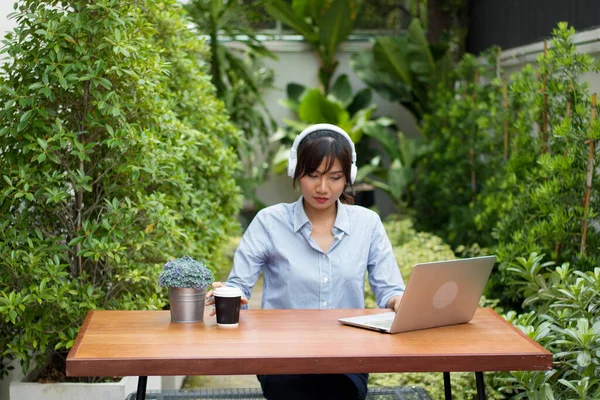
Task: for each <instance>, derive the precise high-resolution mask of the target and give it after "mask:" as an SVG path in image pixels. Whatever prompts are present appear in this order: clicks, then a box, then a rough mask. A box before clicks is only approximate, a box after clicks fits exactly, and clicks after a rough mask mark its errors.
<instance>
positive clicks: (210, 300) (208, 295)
mask: <svg viewBox="0 0 600 400" xmlns="http://www.w3.org/2000/svg"><path fill="white" fill-rule="evenodd" d="M221 286H225V284H224V283H223V282H213V284H212V288H213V289H216V288H218V287H221ZM213 292H214V290H210V291H208V293H206V306H212V305H214V304H215V297H214V296H213ZM240 304H242V305H243V304H248V299H247V298H245V297H244V296H242V298H241V299H240ZM216 313H217V310H216V309H214V308H213V309H212V310H211V311H210V314H209V315H208V316H209V317H212V316H213V315H215V314H216Z"/></svg>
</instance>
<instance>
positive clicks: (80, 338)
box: [67, 310, 108, 361]
mask: <svg viewBox="0 0 600 400" xmlns="http://www.w3.org/2000/svg"><path fill="white" fill-rule="evenodd" d="M106 311H108V310H106ZM95 313H96V310H90V311H88V313H87V315H86V316H85V319H84V320H83V325H81V329H80V330H79V332H78V333H77V337H76V338H75V342H74V343H73V347H71V350H70V351H69V354H68V355H67V361H72V360H74V359H75V356H76V354H77V352H78V351H79V347H80V346H81V342H82V341H83V337H84V336H85V332H86V331H87V329H88V327H89V326H90V323H91V322H92V318H93V316H94V314H95Z"/></svg>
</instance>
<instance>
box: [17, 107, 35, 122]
mask: <svg viewBox="0 0 600 400" xmlns="http://www.w3.org/2000/svg"><path fill="white" fill-rule="evenodd" d="M32 114H33V110H27V111H25V112H24V113H23V114H22V115H21V119H20V120H19V121H20V122H21V123H22V124H24V123H25V122H27V121H28V120H29V119H30V118H31V116H32Z"/></svg>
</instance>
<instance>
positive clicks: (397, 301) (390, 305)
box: [386, 296, 402, 312]
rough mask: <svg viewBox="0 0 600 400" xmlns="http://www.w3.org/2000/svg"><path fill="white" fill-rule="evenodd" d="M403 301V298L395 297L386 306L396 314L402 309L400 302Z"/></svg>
mask: <svg viewBox="0 0 600 400" xmlns="http://www.w3.org/2000/svg"><path fill="white" fill-rule="evenodd" d="M401 300H402V296H394V297H390V299H389V300H388V302H387V304H386V306H387V308H391V309H392V310H394V312H398V308H399V307H400V301H401Z"/></svg>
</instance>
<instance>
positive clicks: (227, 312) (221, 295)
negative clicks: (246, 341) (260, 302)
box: [213, 286, 242, 328]
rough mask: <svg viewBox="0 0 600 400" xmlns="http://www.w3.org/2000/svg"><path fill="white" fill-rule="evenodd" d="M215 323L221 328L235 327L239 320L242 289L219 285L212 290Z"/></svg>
mask: <svg viewBox="0 0 600 400" xmlns="http://www.w3.org/2000/svg"><path fill="white" fill-rule="evenodd" d="M213 296H214V297H215V309H216V311H217V325H218V326H221V327H223V328H236V327H237V326H238V323H239V321H240V300H241V299H242V291H241V290H240V289H238V288H235V287H230V286H221V287H218V288H216V289H215V290H214V291H213Z"/></svg>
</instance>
